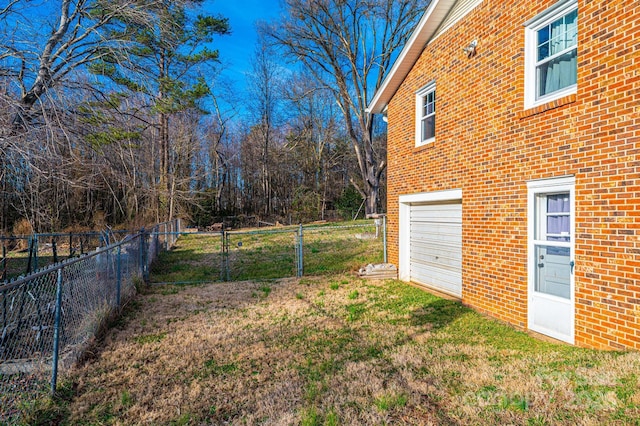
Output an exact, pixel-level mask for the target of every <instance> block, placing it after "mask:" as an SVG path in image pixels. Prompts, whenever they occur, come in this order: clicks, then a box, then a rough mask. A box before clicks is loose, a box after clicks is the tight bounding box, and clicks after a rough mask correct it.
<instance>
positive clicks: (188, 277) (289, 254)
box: [152, 218, 387, 284]
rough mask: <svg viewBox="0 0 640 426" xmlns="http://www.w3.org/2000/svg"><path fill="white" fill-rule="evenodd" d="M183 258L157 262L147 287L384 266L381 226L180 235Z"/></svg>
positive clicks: (369, 223) (383, 227)
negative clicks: (377, 264) (365, 265)
mask: <svg viewBox="0 0 640 426" xmlns="http://www.w3.org/2000/svg"><path fill="white" fill-rule="evenodd" d="M180 235H183V236H185V237H187V238H185V239H184V240H181V241H182V243H180V244H178V249H179V250H185V251H189V252H190V253H189V256H188V259H185V258H182V257H181V258H180V260H177V262H178V263H182V264H176V258H173V260H172V261H169V260H170V259H171V256H172V255H171V254H167V256H168V257H167V261H166V262H165V261H163V262H158V264H157V268H156V269H155V270H154V281H155V282H152V284H197V283H206V282H212V281H218V280H219V281H238V280H248V279H275V278H284V277H292V276H298V277H301V276H303V275H317V274H323V273H332V272H346V271H349V270H353V269H354V267H356V266H355V265H359V266H357V267H358V268H359V267H360V266H363V265H364V264H366V263H379V262H385V263H386V261H387V257H386V221H385V220H384V218H381V219H379V220H364V221H358V222H355V223H352V224H348V225H344V224H342V225H314V224H312V225H304V226H303V225H299V226H294V227H284V228H270V229H267V228H260V229H254V230H238V231H226V230H222V231H209V232H180Z"/></svg>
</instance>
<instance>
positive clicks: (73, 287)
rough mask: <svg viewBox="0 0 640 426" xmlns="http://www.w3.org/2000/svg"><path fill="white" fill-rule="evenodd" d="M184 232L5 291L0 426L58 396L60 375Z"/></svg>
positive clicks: (129, 244) (144, 237)
mask: <svg viewBox="0 0 640 426" xmlns="http://www.w3.org/2000/svg"><path fill="white" fill-rule="evenodd" d="M179 231H180V223H179V221H178V220H176V221H171V222H166V223H162V224H158V225H156V226H155V227H153V228H152V229H151V230H148V231H145V230H142V231H140V232H139V233H137V234H135V235H129V236H127V237H125V238H124V239H123V240H122V241H121V242H118V243H114V244H110V245H107V246H106V247H103V248H98V249H96V250H95V251H93V252H91V253H88V254H86V255H84V256H81V257H78V258H71V259H67V260H65V261H63V262H61V263H58V264H56V265H52V266H49V267H46V268H43V269H40V270H39V271H37V272H35V273H33V274H30V275H28V276H26V277H20V278H17V279H14V280H12V281H10V282H5V283H2V284H0V327H1V328H0V333H1V334H0V424H4V423H12V422H15V421H18V419H19V415H20V410H21V408H23V406H25V405H28V404H29V403H30V401H34V400H35V399H37V398H39V397H40V396H44V395H46V394H47V393H48V392H54V391H55V389H56V385H57V378H58V375H59V374H60V373H63V372H64V371H65V370H67V369H68V368H70V366H71V365H72V364H73V363H74V362H75V361H76V360H77V359H78V358H79V357H80V356H81V355H82V354H83V352H84V350H85V349H86V347H87V345H88V344H89V342H90V341H91V340H92V338H93V337H94V336H95V335H96V333H97V332H98V331H99V330H100V328H101V327H103V326H104V325H105V323H106V322H107V321H108V319H109V318H111V317H112V315H114V314H117V313H118V312H119V310H120V309H121V308H122V307H123V305H124V304H126V303H127V302H128V301H129V300H130V299H131V298H132V297H133V296H134V295H135V293H136V286H137V285H138V284H139V283H141V282H142V280H143V278H145V277H148V273H149V266H150V264H151V262H152V261H153V260H154V259H155V258H156V257H157V255H158V253H159V252H160V251H162V250H168V249H169V248H170V247H171V246H172V245H173V244H174V243H175V241H176V239H177V236H178V235H179V234H178V233H179Z"/></svg>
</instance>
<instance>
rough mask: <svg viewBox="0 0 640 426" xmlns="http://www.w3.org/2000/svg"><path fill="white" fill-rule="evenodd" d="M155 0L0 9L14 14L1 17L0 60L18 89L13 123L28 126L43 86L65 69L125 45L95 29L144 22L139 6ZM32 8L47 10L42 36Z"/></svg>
mask: <svg viewBox="0 0 640 426" xmlns="http://www.w3.org/2000/svg"><path fill="white" fill-rule="evenodd" d="M155 1H159V0H142V1H140V0H58V1H57V2H56V3H54V4H52V3H45V2H43V1H31V2H29V1H24V2H17V1H14V0H12V1H11V2H10V3H9V4H8V5H7V6H6V7H5V8H4V9H2V10H1V11H0V12H4V13H5V14H6V15H9V14H13V15H14V16H12V17H11V19H7V20H6V21H5V33H4V35H3V39H1V40H0V60H1V61H2V69H3V70H4V74H5V75H9V76H11V77H12V78H13V82H14V84H15V85H17V86H18V87H19V90H20V93H19V102H18V105H17V107H18V110H17V112H16V113H15V115H14V118H13V127H14V128H25V127H26V126H27V125H28V123H29V121H30V120H31V117H30V114H31V110H32V108H33V106H34V105H35V103H36V102H38V100H39V99H41V98H42V96H43V95H44V94H45V92H46V91H47V90H49V89H52V88H55V87H58V86H60V85H61V84H62V82H63V81H64V79H65V78H66V77H67V76H68V75H69V74H70V73H72V72H74V71H75V70H78V69H79V68H81V67H82V66H84V65H86V64H88V63H90V62H92V61H94V60H96V59H99V58H101V57H103V56H104V55H106V54H108V52H109V51H110V50H112V49H117V48H119V47H120V46H121V45H122V44H123V43H126V40H122V39H119V38H116V37H112V36H106V37H105V34H104V33H102V31H101V30H102V29H103V28H104V27H105V26H106V25H108V24H111V23H113V22H114V21H116V20H119V21H121V22H122V21H129V22H135V23H136V24H137V25H145V24H146V23H147V22H148V16H147V12H146V10H147V8H146V6H145V7H142V5H143V4H144V3H149V2H155ZM20 3H22V5H21V6H22V8H21V9H20V11H19V12H18V11H16V8H17V6H18V5H19V4H20ZM12 8H13V9H12ZM38 8H47V9H48V10H49V12H50V14H49V16H50V19H51V20H50V22H49V23H48V24H49V25H51V30H50V32H48V33H47V35H44V34H43V31H42V28H43V27H44V28H46V25H43V22H41V21H35V22H34V21H31V22H30V21H29V19H28V16H29V15H34V14H35V13H36V10H37V9H38ZM38 25H39V26H40V27H39V28H38V27H37V26H38ZM36 112H38V111H36Z"/></svg>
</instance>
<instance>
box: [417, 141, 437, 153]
mask: <svg viewBox="0 0 640 426" xmlns="http://www.w3.org/2000/svg"><path fill="white" fill-rule="evenodd" d="M434 146H435V140H434V139H432V140H430V141H429V142H425V143H423V144H420V145H415V146H414V147H413V152H420V151H424V150H426V149H429V148H433V147H434Z"/></svg>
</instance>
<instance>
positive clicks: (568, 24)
mask: <svg viewBox="0 0 640 426" xmlns="http://www.w3.org/2000/svg"><path fill="white" fill-rule="evenodd" d="M525 26H526V30H525V31H526V32H525V44H526V50H525V108H530V107H534V106H536V105H539V104H542V103H545V102H549V101H552V100H555V99H558V98H560V97H562V96H566V95H569V94H572V93H575V92H576V87H577V86H576V84H577V75H578V3H577V0H562V1H560V2H558V3H556V4H555V5H554V6H552V7H551V8H550V9H547V10H546V11H544V12H542V13H541V14H539V15H538V16H536V17H535V18H533V19H532V20H530V21H528V22H527V23H525Z"/></svg>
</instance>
